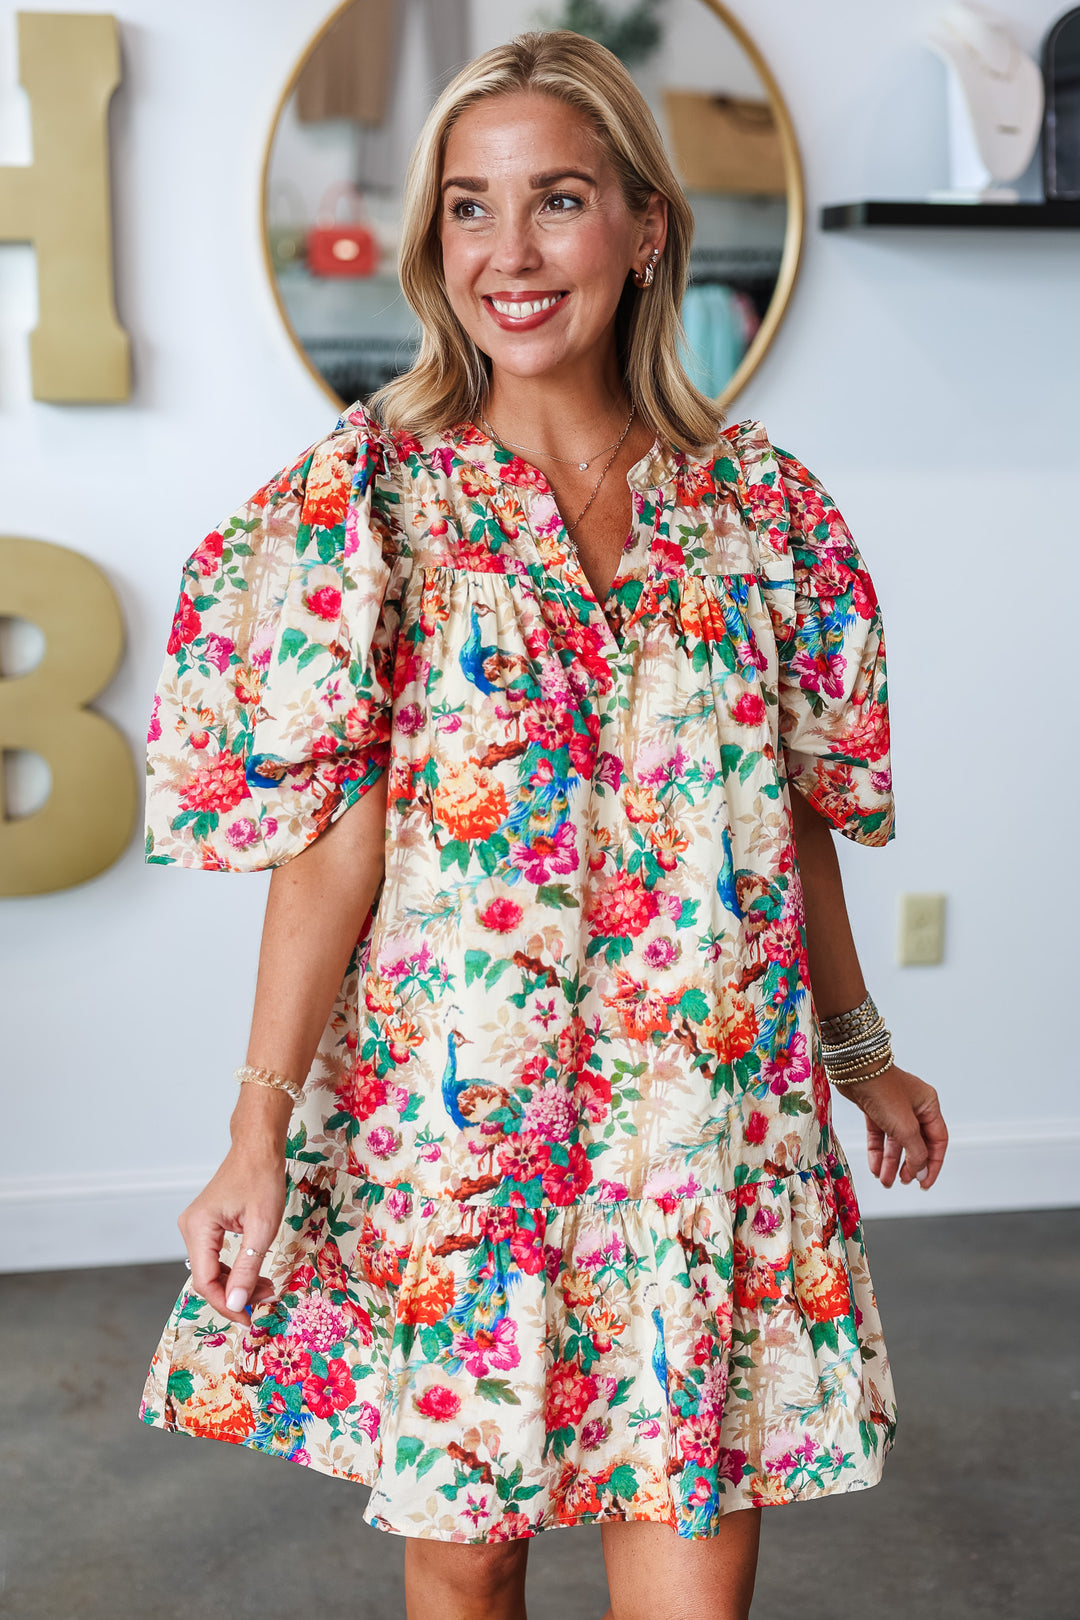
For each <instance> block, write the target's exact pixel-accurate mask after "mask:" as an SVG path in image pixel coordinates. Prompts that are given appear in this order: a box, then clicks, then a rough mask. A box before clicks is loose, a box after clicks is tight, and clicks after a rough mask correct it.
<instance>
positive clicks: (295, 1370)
mask: <svg viewBox="0 0 1080 1620" xmlns="http://www.w3.org/2000/svg"><path fill="white" fill-rule="evenodd" d="M206 1342H207V1341H206V1340H205V1339H204V1340H203V1343H204V1344H205V1343H206ZM262 1365H263V1372H264V1373H265V1374H266V1376H267V1378H272V1379H273V1380H274V1383H275V1384H297V1383H300V1382H301V1381H302V1380H303V1379H305V1378H306V1377H307V1375H308V1373H309V1372H310V1371H311V1356H310V1355H309V1353H308V1351H307V1350H305V1348H304V1346H303V1345H302V1344H301V1342H300V1340H299V1339H297V1338H293V1336H292V1335H291V1334H289V1335H282V1336H281V1337H280V1338H277V1339H272V1340H271V1341H270V1343H269V1344H268V1345H267V1347H266V1349H265V1350H264V1351H263V1358H262Z"/></svg>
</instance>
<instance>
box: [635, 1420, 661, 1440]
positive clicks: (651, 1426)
mask: <svg viewBox="0 0 1080 1620" xmlns="http://www.w3.org/2000/svg"><path fill="white" fill-rule="evenodd" d="M637 1432H638V1434H639V1435H640V1436H641V1438H642V1439H643V1440H657V1439H659V1437H660V1425H659V1423H657V1421H656V1419H655V1418H649V1419H648V1420H647V1421H646V1422H645V1423H639V1424H638V1429H637Z"/></svg>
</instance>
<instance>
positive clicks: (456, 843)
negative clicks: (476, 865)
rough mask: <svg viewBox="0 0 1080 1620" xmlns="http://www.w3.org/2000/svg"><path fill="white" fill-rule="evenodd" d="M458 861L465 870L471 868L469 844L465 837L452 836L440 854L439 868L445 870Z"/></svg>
mask: <svg viewBox="0 0 1080 1620" xmlns="http://www.w3.org/2000/svg"><path fill="white" fill-rule="evenodd" d="M455 862H456V863H457V865H458V866H460V868H461V870H462V871H463V872H467V871H468V869H469V845H468V843H466V841H465V839H464V838H451V839H450V841H449V843H447V844H444V845H443V847H442V851H441V853H440V855H439V870H440V871H442V872H445V871H446V870H447V868H448V867H451V866H453V865H454V864H455Z"/></svg>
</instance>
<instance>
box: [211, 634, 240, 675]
mask: <svg viewBox="0 0 1080 1620" xmlns="http://www.w3.org/2000/svg"><path fill="white" fill-rule="evenodd" d="M235 651H236V643H235V641H230V640H229V638H228V636H218V635H210V636H207V637H206V640H205V641H204V643H203V657H204V658H205V659H206V662H207V663H208V664H213V666H214V668H215V669H216V670H217V672H218V674H219V675H224V673H225V671H226V670H227V669H228V667H229V661H230V659H231V658H232V655H233V653H234V652H235Z"/></svg>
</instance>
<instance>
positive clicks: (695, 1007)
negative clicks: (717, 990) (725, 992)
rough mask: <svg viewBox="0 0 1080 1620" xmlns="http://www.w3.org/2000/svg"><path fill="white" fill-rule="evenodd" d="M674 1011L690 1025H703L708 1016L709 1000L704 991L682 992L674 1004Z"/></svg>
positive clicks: (695, 989)
mask: <svg viewBox="0 0 1080 1620" xmlns="http://www.w3.org/2000/svg"><path fill="white" fill-rule="evenodd" d="M675 1011H676V1012H677V1013H679V1014H680V1015H681V1016H682V1017H683V1018H687V1019H689V1020H690V1022H691V1023H692V1024H703V1023H704V1022H705V1020H706V1018H708V1016H709V998H708V996H707V995H706V994H705V992H704V990H698V989H697V988H694V989H691V990H684V991H683V993H682V995H681V996H680V997H679V999H678V1001H677V1002H676V1003H675Z"/></svg>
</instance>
